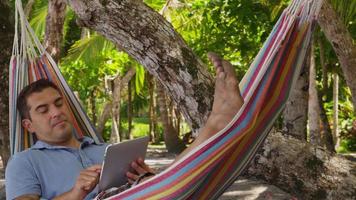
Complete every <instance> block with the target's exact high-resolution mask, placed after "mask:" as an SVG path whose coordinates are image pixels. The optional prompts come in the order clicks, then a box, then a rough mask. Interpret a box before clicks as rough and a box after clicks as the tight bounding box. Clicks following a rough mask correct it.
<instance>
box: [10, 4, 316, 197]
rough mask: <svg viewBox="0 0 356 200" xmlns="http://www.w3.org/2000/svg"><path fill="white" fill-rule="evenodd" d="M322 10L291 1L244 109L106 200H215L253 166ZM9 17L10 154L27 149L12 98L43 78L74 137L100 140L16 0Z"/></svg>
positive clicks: (256, 64) (247, 79)
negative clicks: (56, 90)
mask: <svg viewBox="0 0 356 200" xmlns="http://www.w3.org/2000/svg"><path fill="white" fill-rule="evenodd" d="M321 4H322V0H293V1H292V2H291V4H290V5H289V6H288V7H287V8H286V9H285V10H284V11H283V13H282V15H281V17H280V18H279V20H278V22H277V23H276V25H275V26H274V28H273V30H272V32H271V34H270V35H269V37H268V38H267V40H266V42H265V43H264V45H263V47H262V48H261V50H260V51H259V53H258V54H257V56H256V58H255V60H254V61H253V63H252V64H251V66H250V68H249V70H248V71H247V73H246V75H245V76H244V77H243V79H242V80H241V82H240V85H239V87H240V91H241V94H242V97H243V98H244V102H245V103H244V104H243V106H242V107H241V109H240V110H239V112H238V113H237V114H236V115H235V117H234V119H233V120H232V121H231V122H230V123H229V124H228V125H227V126H226V127H225V128H224V129H223V130H221V131H219V132H218V133H216V134H215V135H214V136H212V137H211V138H209V139H208V140H207V141H205V142H204V143H202V144H200V145H199V146H198V147H197V148H195V149H193V150H192V151H191V152H190V153H188V154H187V155H185V156H184V157H183V158H181V159H180V160H179V161H176V162H175V163H174V164H172V165H171V166H170V167H168V168H167V169H166V170H164V171H163V172H161V173H160V174H158V175H156V176H155V177H153V178H151V179H149V180H147V181H146V182H143V183H141V184H138V185H137V186H135V187H132V188H130V189H128V190H126V191H124V192H122V193H120V194H118V195H115V196H112V197H110V198H108V199H208V198H209V199H216V198H218V197H219V196H220V195H221V194H222V193H223V192H224V191H225V190H226V189H227V188H228V187H229V186H230V185H231V184H232V183H233V182H234V181H235V180H236V179H237V177H238V176H239V175H240V174H241V172H242V171H243V170H244V169H245V168H246V166H247V165H248V163H249V162H250V161H251V160H252V158H253V157H254V155H255V153H256V151H257V149H258V147H259V146H260V145H261V144H262V143H263V141H264V139H265V138H266V137H267V135H268V133H269V131H270V129H271V128H272V125H273V123H274V121H275V120H276V119H277V117H278V116H279V114H280V112H281V111H282V109H283V108H284V105H285V103H286V101H287V99H288V96H289V93H290V91H291V88H292V85H293V84H294V82H295V81H296V79H297V76H298V74H299V71H300V69H301V67H302V65H303V62H304V59H305V57H306V52H307V50H308V48H309V43H310V40H311V37H312V31H313V28H314V21H315V19H316V17H317V15H318V13H319V11H320V8H321ZM15 18H16V20H19V21H20V24H18V23H17V21H16V27H17V28H18V29H19V30H20V32H21V35H20V37H19V36H18V34H19V32H18V31H17V29H16V30H15V38H14V49H13V54H14V55H13V57H12V59H11V63H10V116H11V117H10V134H11V135H10V136H11V138H10V139H11V152H12V153H16V152H18V151H21V150H23V149H24V148H28V147H29V146H30V145H31V143H32V142H33V141H32V140H31V138H30V137H29V136H28V134H27V133H26V132H25V131H23V130H22V128H21V122H20V117H19V115H18V113H17V111H16V98H17V95H18V92H19V91H21V89H22V88H23V87H24V86H25V85H27V84H29V83H30V82H33V81H35V80H37V79H39V78H42V77H47V78H49V79H51V80H52V81H53V82H55V83H56V84H57V85H59V87H60V89H61V90H62V92H63V94H64V95H65V97H66V99H67V101H66V103H67V104H68V105H69V107H70V108H72V112H73V116H74V117H75V119H76V122H75V124H74V126H75V128H76V131H77V133H78V135H79V136H82V135H90V136H92V137H93V138H94V139H95V140H96V141H101V138H100V137H99V136H97V135H96V134H95V130H94V128H93V126H92V125H91V124H90V122H89V120H88V117H87V116H86V115H85V113H84V111H83V109H82V108H81V106H80V104H79V103H78V100H77V99H76V98H75V96H74V94H73V92H72V91H71V90H70V88H69V86H68V85H67V83H66V81H65V80H64V78H63V76H62V75H61V73H60V71H59V68H58V66H57V65H56V63H55V62H54V61H53V59H52V58H51V57H50V56H49V54H48V53H47V52H46V51H45V50H44V48H43V46H42V45H41V44H40V43H39V41H38V38H37V37H36V36H35V35H34V33H33V30H32V29H31V27H30V26H29V24H28V22H27V20H26V17H25V16H24V13H23V10H22V5H21V2H20V0H16V17H15ZM19 40H20V42H21V44H20V45H19V44H18V41H19ZM33 43H35V45H33ZM25 144H26V145H25Z"/></svg>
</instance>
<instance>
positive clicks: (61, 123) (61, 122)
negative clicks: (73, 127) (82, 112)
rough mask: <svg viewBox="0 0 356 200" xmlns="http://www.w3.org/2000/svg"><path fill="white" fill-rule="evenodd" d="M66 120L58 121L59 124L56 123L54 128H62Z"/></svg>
mask: <svg viewBox="0 0 356 200" xmlns="http://www.w3.org/2000/svg"><path fill="white" fill-rule="evenodd" d="M65 122H66V121H65V120H61V121H58V122H55V123H54V124H53V125H52V127H53V128H55V127H61V126H63V125H64V124H65Z"/></svg>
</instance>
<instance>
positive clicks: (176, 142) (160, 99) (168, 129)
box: [157, 84, 185, 154]
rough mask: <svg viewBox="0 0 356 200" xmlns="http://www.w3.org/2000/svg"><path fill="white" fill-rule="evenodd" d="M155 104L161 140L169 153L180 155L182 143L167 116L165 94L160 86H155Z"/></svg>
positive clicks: (182, 148) (183, 146)
mask: <svg viewBox="0 0 356 200" xmlns="http://www.w3.org/2000/svg"><path fill="white" fill-rule="evenodd" d="M157 104H158V107H159V111H160V120H161V122H162V126H163V138H164V143H165V144H166V148H167V150H168V152H169V153H175V154H178V153H181V152H182V151H183V150H184V149H185V145H184V143H183V141H182V140H181V139H180V138H179V137H178V134H179V133H178V132H177V129H175V128H174V127H173V125H172V123H171V122H172V121H171V120H170V118H169V115H168V105H167V98H166V94H165V92H164V90H163V88H162V86H161V85H160V84H158V85H157Z"/></svg>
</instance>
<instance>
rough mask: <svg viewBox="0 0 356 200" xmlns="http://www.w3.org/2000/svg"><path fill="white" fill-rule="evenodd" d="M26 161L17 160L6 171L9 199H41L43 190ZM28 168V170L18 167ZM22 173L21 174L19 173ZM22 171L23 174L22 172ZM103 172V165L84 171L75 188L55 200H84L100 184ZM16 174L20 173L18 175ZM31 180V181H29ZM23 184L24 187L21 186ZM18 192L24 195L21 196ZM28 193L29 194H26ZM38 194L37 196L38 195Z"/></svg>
mask: <svg viewBox="0 0 356 200" xmlns="http://www.w3.org/2000/svg"><path fill="white" fill-rule="evenodd" d="M26 163H27V162H26V161H24V160H18V159H17V160H15V162H10V163H9V165H8V167H12V168H11V169H10V168H7V170H6V183H7V184H6V190H7V199H16V200H38V199H40V195H39V194H40V193H41V190H40V188H39V183H37V182H36V180H35V176H32V175H31V174H32V173H31V170H30V169H32V167H31V166H28V165H26ZM21 165H22V166H27V168H26V170H24V168H21V169H20V167H18V166H21ZM19 171H20V172H19ZM21 171H22V172H21ZM100 171H101V165H93V166H91V167H89V168H87V169H84V170H82V171H81V172H80V174H79V176H78V178H77V181H76V183H75V185H74V187H73V188H72V189H71V190H70V191H68V192H65V193H63V194H61V195H59V196H57V197H55V198H53V199H55V200H61V199H63V200H64V199H65V200H71V199H73V200H78V199H84V198H85V197H86V195H88V194H89V193H90V192H91V191H92V190H93V189H94V188H95V186H96V185H97V184H98V182H99V176H100ZM16 173H20V174H17V175H16ZM29 180H30V181H29ZM21 182H22V185H21V184H20V183H21ZM18 191H23V192H21V193H22V194H23V195H21V194H20V195H21V196H19V197H16V196H17V195H19V193H18ZM26 192H27V194H26ZM31 193H32V194H31ZM36 193H37V194H36Z"/></svg>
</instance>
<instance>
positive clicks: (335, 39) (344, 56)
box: [318, 0, 356, 112]
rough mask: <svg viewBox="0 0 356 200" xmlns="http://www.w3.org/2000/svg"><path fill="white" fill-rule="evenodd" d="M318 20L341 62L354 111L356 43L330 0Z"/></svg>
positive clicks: (325, 2) (326, 2)
mask: <svg viewBox="0 0 356 200" xmlns="http://www.w3.org/2000/svg"><path fill="white" fill-rule="evenodd" d="M318 22H319V25H320V27H321V28H322V30H323V32H324V34H325V36H326V37H327V38H328V40H329V41H330V43H331V45H332V46H333V48H334V51H335V53H336V55H337V57H338V59H339V61H340V63H341V69H342V71H343V74H344V77H345V80H346V83H347V85H348V86H349V87H350V89H351V94H352V101H353V105H354V111H355V112H356V79H355V77H356V69H355V66H356V45H354V43H353V40H352V37H351V34H350V33H349V32H348V30H347V28H346V26H345V25H344V24H343V23H342V21H341V19H340V17H339V16H338V15H337V13H336V12H335V10H334V9H333V8H332V5H331V4H330V2H329V0H324V3H323V5H322V7H321V10H320V14H319V16H318Z"/></svg>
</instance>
